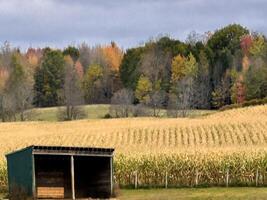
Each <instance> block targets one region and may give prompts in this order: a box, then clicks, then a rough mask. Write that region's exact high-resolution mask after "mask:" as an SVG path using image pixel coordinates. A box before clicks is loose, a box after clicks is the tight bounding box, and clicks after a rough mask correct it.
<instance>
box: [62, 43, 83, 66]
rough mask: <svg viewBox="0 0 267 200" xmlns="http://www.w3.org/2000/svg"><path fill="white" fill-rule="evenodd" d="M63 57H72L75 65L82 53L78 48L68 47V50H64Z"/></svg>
mask: <svg viewBox="0 0 267 200" xmlns="http://www.w3.org/2000/svg"><path fill="white" fill-rule="evenodd" d="M63 55H64V56H70V57H71V58H72V60H73V62H74V63H75V62H77V60H78V58H79V56H80V52H79V50H78V49H77V48H76V47H74V46H68V47H67V48H66V49H64V51H63Z"/></svg>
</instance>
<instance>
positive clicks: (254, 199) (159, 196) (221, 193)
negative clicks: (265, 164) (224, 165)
mask: <svg viewBox="0 0 267 200" xmlns="http://www.w3.org/2000/svg"><path fill="white" fill-rule="evenodd" d="M118 199H120V200H126V199H127V200H189V199H190V200H213V199H214V200H215V199H216V200H263V199H267V188H251V187H250V188H247V187H241V188H240V187H239V188H235V187H234V188H186V189H140V190H139V189H138V190H121V191H120V195H119V196H118Z"/></svg>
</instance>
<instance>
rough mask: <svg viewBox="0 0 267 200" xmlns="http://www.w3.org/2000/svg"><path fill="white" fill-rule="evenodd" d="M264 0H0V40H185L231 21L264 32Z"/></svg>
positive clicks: (36, 43)
mask: <svg viewBox="0 0 267 200" xmlns="http://www.w3.org/2000/svg"><path fill="white" fill-rule="evenodd" d="M266 10H267V0H143V1H142V0H0V43H3V42H4V41H9V42H10V43H11V45H12V46H16V47H21V48H22V49H26V48H28V47H44V46H51V47H55V48H56V47H57V48H64V47H66V46H68V45H78V44H79V43H81V42H87V43H88V44H89V45H95V44H107V43H109V42H110V41H115V42H116V43H117V44H118V45H119V46H121V47H123V48H124V49H127V48H130V47H134V46H138V45H140V44H142V43H144V42H145V41H147V40H148V39H150V38H152V37H157V36H159V35H169V36H170V37H172V38H175V39H180V40H185V39H186V37H187V35H188V34H189V33H190V32H192V31H196V32H197V33H204V32H207V31H214V30H216V29H218V28H221V27H223V26H226V25H228V24H232V23H239V24H241V25H243V26H245V27H247V28H249V29H250V30H252V31H258V32H261V33H263V34H266V35H267V23H266V20H267V12H266Z"/></svg>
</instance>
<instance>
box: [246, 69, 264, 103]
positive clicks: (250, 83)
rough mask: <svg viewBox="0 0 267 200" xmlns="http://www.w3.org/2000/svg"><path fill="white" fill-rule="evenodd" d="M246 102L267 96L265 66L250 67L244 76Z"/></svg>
mask: <svg viewBox="0 0 267 200" xmlns="http://www.w3.org/2000/svg"><path fill="white" fill-rule="evenodd" d="M245 90H246V100H251V99H260V98H264V97H266V96H267V66H266V65H264V66H253V67H252V66H251V67H250V68H249V70H248V72H247V73H246V76H245Z"/></svg>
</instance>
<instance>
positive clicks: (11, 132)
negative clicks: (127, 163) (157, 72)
mask: <svg viewBox="0 0 267 200" xmlns="http://www.w3.org/2000/svg"><path fill="white" fill-rule="evenodd" d="M266 130H267V106H256V107H248V108H241V109H235V110H229V111H224V112H218V113H215V114H211V115H208V116H203V117H198V118H184V119H183V118H179V119H170V118H164V119H162V118H160V119H157V118H128V119H89V120H80V121H72V122H17V123H1V124H0V142H1V143H2V144H1V147H2V148H1V150H0V151H1V152H0V154H1V155H2V156H3V155H4V153H6V152H9V151H12V150H15V149H18V148H21V147H24V146H27V145H30V144H36V145H37V144H43V145H76V146H110V147H115V148H116V152H121V153H126V152H128V151H131V152H136V151H137V152H139V153H140V151H141V150H142V151H141V152H142V153H147V152H165V151H172V152H176V151H181V150H194V149H199V148H202V149H206V148H216V149H218V148H223V149H225V148H226V147H227V148H239V147H242V148H260V147H264V146H265V145H266V143H267V131H266Z"/></svg>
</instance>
